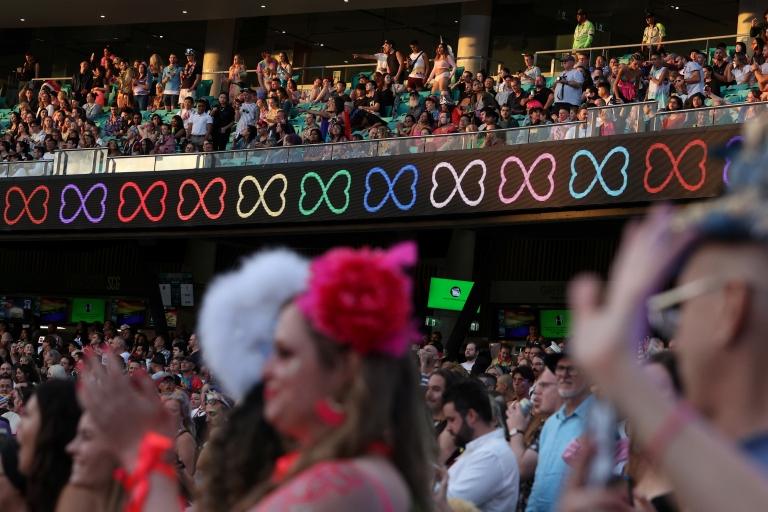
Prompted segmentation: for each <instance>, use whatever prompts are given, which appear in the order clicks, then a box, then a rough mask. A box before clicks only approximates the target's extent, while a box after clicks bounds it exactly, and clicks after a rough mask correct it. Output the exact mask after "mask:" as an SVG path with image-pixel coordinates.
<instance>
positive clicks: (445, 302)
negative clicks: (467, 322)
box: [427, 277, 475, 311]
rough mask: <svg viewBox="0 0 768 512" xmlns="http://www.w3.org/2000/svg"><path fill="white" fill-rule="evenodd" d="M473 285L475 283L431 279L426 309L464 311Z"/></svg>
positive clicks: (437, 278) (440, 278)
mask: <svg viewBox="0 0 768 512" xmlns="http://www.w3.org/2000/svg"><path fill="white" fill-rule="evenodd" d="M474 285H475V283H474V282H472V281H459V280H458V279H444V278H442V277H433V278H432V279H431V280H430V283H429V298H428V299H427V307H429V308H433V309H448V310H451V311H461V310H463V309H464V304H465V303H466V302H467V297H469V292H470V291H471V290H472V287H473V286H474Z"/></svg>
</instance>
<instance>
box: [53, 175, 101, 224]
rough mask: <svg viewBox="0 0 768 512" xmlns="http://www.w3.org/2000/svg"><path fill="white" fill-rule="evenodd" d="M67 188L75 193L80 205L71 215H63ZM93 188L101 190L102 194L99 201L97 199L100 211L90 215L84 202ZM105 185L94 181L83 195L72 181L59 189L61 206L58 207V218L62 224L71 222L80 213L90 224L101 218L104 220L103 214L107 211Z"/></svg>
mask: <svg viewBox="0 0 768 512" xmlns="http://www.w3.org/2000/svg"><path fill="white" fill-rule="evenodd" d="M68 190H74V191H75V194H77V197H78V198H79V199H80V206H78V207H77V210H75V213H74V214H73V215H72V216H71V217H64V207H66V206H67V191H68ZM95 190H101V192H102V196H101V201H99V205H100V206H101V213H100V214H99V215H98V216H97V217H94V216H91V213H90V212H89V211H88V208H86V206H85V203H86V202H87V201H88V198H89V197H91V194H93V192H94V191H95ZM106 202H107V186H106V185H104V183H96V184H94V185H92V186H91V188H89V189H88V192H86V193H85V195H83V193H82V192H81V191H80V187H78V186H77V185H75V184H74V183H70V184H69V185H67V186H66V187H64V189H63V190H62V191H61V207H60V208H59V220H60V221H61V223H62V224H71V223H72V222H74V221H75V219H77V218H78V217H79V216H80V213H83V214H84V215H85V217H86V218H87V219H88V221H89V222H90V223H91V224H98V223H99V222H101V221H102V220H104V215H105V214H106V213H107V207H106V204H105V203H106Z"/></svg>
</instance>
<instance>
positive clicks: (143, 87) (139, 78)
mask: <svg viewBox="0 0 768 512" xmlns="http://www.w3.org/2000/svg"><path fill="white" fill-rule="evenodd" d="M151 81H152V79H151V78H150V76H149V71H148V68H147V64H146V63H144V62H140V63H139V67H138V68H137V72H136V76H135V77H134V78H133V85H132V87H133V99H134V102H135V103H136V108H137V109H139V110H147V107H148V106H149V93H150V86H151Z"/></svg>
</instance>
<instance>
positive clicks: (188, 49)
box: [184, 48, 196, 55]
mask: <svg viewBox="0 0 768 512" xmlns="http://www.w3.org/2000/svg"><path fill="white" fill-rule="evenodd" d="M184 55H196V54H195V50H193V49H192V48H187V49H186V50H184Z"/></svg>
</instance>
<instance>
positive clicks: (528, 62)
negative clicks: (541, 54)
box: [517, 53, 541, 87]
mask: <svg viewBox="0 0 768 512" xmlns="http://www.w3.org/2000/svg"><path fill="white" fill-rule="evenodd" d="M523 61H524V62H525V69H523V70H522V71H520V72H519V73H518V74H517V77H518V78H519V79H520V84H521V85H522V86H524V87H533V85H534V84H535V83H536V79H537V78H538V77H540V76H541V69H539V67H538V66H536V65H534V64H533V55H531V54H530V53H526V54H524V55H523Z"/></svg>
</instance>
